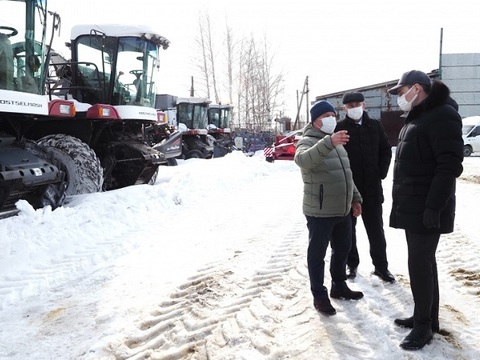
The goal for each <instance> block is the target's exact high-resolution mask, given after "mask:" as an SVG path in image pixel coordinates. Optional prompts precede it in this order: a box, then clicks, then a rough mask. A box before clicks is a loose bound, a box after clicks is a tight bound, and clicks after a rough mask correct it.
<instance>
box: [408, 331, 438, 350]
mask: <svg viewBox="0 0 480 360" xmlns="http://www.w3.org/2000/svg"><path fill="white" fill-rule="evenodd" d="M432 338H433V333H432V329H426V330H419V329H412V331H410V333H409V334H408V335H407V336H406V337H405V339H403V340H402V342H401V343H400V347H401V348H402V349H403V350H420V349H421V348H423V347H424V346H425V345H427V344H430V341H432Z"/></svg>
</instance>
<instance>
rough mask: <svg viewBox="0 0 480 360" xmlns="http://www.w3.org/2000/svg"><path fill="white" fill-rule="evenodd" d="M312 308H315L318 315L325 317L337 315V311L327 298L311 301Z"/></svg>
mask: <svg viewBox="0 0 480 360" xmlns="http://www.w3.org/2000/svg"><path fill="white" fill-rule="evenodd" d="M313 306H314V307H315V310H317V311H318V312H319V313H321V314H323V315H326V316H332V315H335V314H336V313H337V310H335V308H334V307H333V306H332V304H331V303H330V299H329V298H328V297H327V298H314V299H313Z"/></svg>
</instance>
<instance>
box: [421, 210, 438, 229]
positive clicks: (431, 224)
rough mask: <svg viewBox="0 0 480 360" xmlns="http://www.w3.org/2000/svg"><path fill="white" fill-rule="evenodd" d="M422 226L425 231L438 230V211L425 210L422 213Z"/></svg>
mask: <svg viewBox="0 0 480 360" xmlns="http://www.w3.org/2000/svg"><path fill="white" fill-rule="evenodd" d="M423 225H425V227H426V228H427V229H438V228H439V227H440V211H439V210H433V209H429V208H426V209H425V211H424V212H423Z"/></svg>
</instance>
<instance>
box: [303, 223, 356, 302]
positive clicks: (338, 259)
mask: <svg viewBox="0 0 480 360" xmlns="http://www.w3.org/2000/svg"><path fill="white" fill-rule="evenodd" d="M306 218H307V227H308V239H309V244H308V251H307V263H308V274H309V277H310V289H311V291H312V294H313V296H314V297H318V298H322V297H323V298H325V297H328V293H327V288H326V287H325V286H324V284H323V282H324V277H325V255H326V252H327V249H328V244H329V243H330V246H331V247H332V251H331V258H330V275H331V277H332V282H333V283H335V284H336V285H339V286H341V285H342V284H344V283H345V280H346V278H345V265H346V263H347V255H348V252H349V250H350V245H351V239H352V224H351V221H352V220H351V217H350V215H347V216H344V217H330V218H318V217H311V216H306Z"/></svg>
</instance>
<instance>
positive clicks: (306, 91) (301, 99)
mask: <svg viewBox="0 0 480 360" xmlns="http://www.w3.org/2000/svg"><path fill="white" fill-rule="evenodd" d="M303 95H307V122H308V121H310V120H309V119H310V115H309V112H308V76H307V77H306V78H305V82H304V83H303V90H302V96H301V97H300V101H298V91H297V116H296V118H295V123H294V124H293V129H292V130H297V125H298V123H299V121H300V109H301V108H302V101H303Z"/></svg>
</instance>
